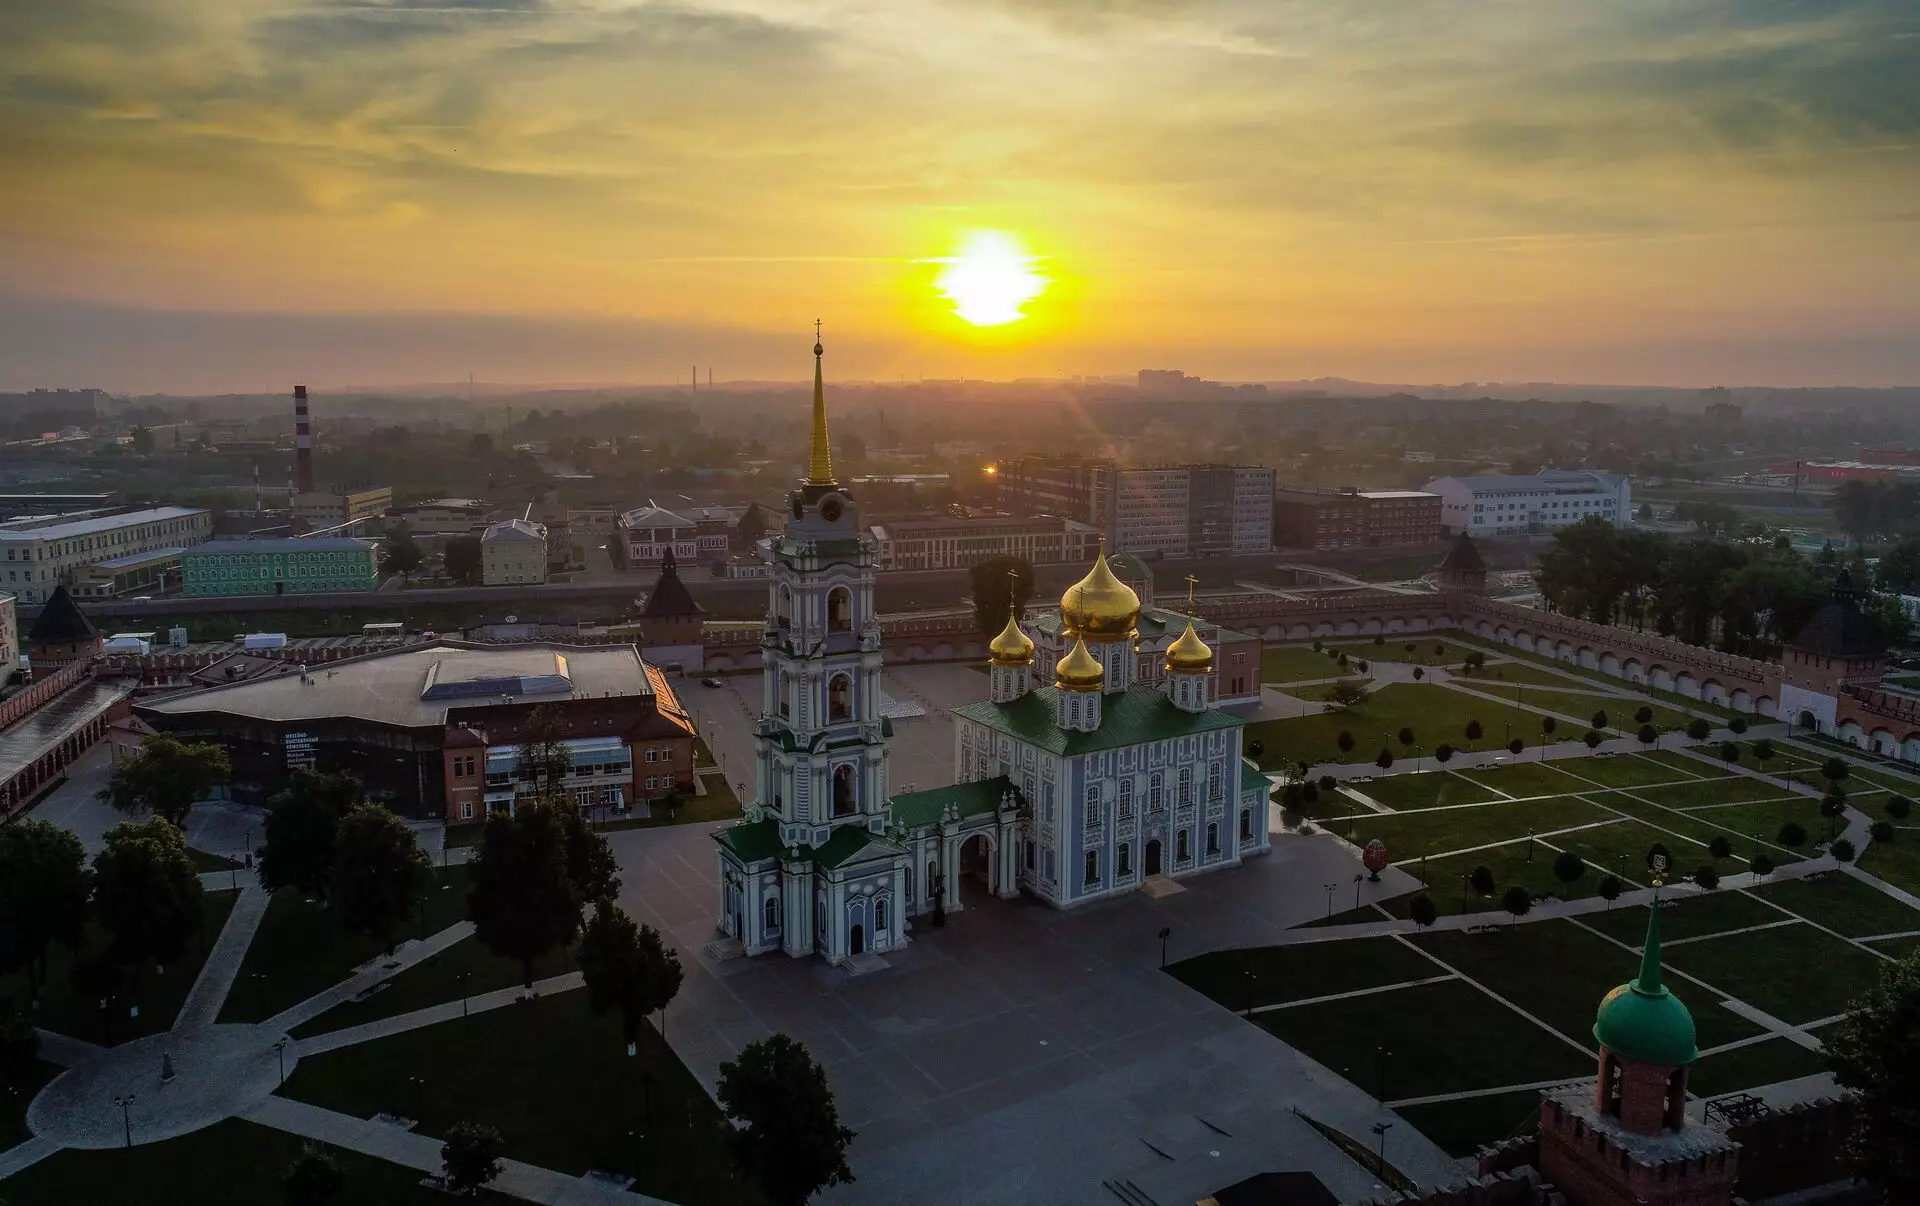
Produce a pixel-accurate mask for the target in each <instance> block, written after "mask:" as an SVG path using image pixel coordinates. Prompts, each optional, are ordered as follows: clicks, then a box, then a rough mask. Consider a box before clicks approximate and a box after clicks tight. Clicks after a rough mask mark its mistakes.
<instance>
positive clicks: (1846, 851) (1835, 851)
mask: <svg viewBox="0 0 1920 1206" xmlns="http://www.w3.org/2000/svg"><path fill="white" fill-rule="evenodd" d="M1827 852H1828V853H1829V854H1831V855H1833V857H1834V858H1836V859H1838V860H1839V861H1841V862H1843V863H1850V862H1852V861H1853V856H1854V849H1853V843H1852V842H1850V841H1848V840H1847V839H1846V838H1841V839H1840V840H1838V841H1836V842H1835V843H1834V844H1833V845H1831V846H1828V847H1827Z"/></svg>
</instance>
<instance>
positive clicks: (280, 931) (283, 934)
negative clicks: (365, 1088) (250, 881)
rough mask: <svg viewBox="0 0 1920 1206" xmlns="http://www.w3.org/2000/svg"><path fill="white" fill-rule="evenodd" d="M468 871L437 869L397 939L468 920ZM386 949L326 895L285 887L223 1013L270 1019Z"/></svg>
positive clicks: (235, 1018)
mask: <svg viewBox="0 0 1920 1206" xmlns="http://www.w3.org/2000/svg"><path fill="white" fill-rule="evenodd" d="M467 878H468V876H467V868H466V867H465V866H464V865H462V866H458V867H449V868H447V869H446V870H444V871H442V870H439V869H435V870H434V871H433V872H432V874H431V875H430V877H429V879H428V883H427V886H426V889H425V890H424V891H422V892H420V893H419V894H417V895H416V896H415V897H414V907H413V909H412V910H411V911H410V912H409V914H408V918H407V920H406V921H405V922H404V923H402V924H401V925H400V926H399V927H398V929H397V930H396V932H395V934H394V937H395V939H396V941H404V940H405V939H408V938H418V937H420V936H421V933H422V932H423V930H424V932H425V933H427V934H435V933H438V932H439V931H441V930H444V929H446V928H447V927H448V926H450V925H454V924H456V923H458V922H461V921H464V920H466V917H467ZM423 916H424V919H425V924H424V926H423V925H422V917H423ZM380 951H381V947H380V944H379V942H377V941H376V940H374V939H372V938H368V937H364V936H358V935H352V934H347V933H344V932H342V931H341V929H340V927H339V926H338V925H336V924H335V923H334V917H333V914H332V913H331V912H329V911H328V910H327V908H326V907H325V906H324V905H323V904H321V903H320V902H318V901H312V900H308V899H307V898H305V897H304V896H302V895H301V894H300V893H299V892H297V891H295V890H293V889H291V888H282V889H281V890H280V891H278V892H276V893H274V896H273V901H272V902H271V903H270V904H268V905H267V915H266V916H265V917H263V918H261V920H260V931H259V932H258V933H257V934H255V935H254V938H253V944H252V945H251V946H249V947H248V948H247V957H246V960H245V961H244V962H243V963H241V965H240V975H239V978H238V979H236V980H235V981H234V984H233V991H232V992H231V993H229V994H228V995H227V1002H226V1005H225V1006H224V1007H223V1008H222V1009H221V1010H220V1020H221V1021H223V1022H259V1021H264V1020H266V1019H267V1018H270V1017H272V1016H273V1015H274V1014H277V1013H279V1012H280V1011H281V1010H283V1009H286V1008H288V1007H290V1006H293V1005H298V1004H299V1003H300V1002H302V1001H304V1000H306V999H307V998H308V997H311V996H313V995H314V994H315V993H318V992H321V991H323V990H325V989H328V988H331V987H333V986H334V985H335V984H338V983H339V982H340V981H342V980H344V979H346V978H347V977H349V976H351V975H352V974H353V969H354V968H356V967H358V966H360V965H361V964H362V963H365V962H367V961H368V960H369V959H372V958H373V957H374V956H376V955H378V954H379V953H380Z"/></svg>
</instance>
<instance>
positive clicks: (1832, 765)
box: [1820, 758, 1848, 783]
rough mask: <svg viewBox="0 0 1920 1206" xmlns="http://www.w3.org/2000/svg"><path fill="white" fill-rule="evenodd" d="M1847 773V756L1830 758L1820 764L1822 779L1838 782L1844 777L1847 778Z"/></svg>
mask: <svg viewBox="0 0 1920 1206" xmlns="http://www.w3.org/2000/svg"><path fill="white" fill-rule="evenodd" d="M1847 774H1848V770H1847V760H1846V759H1845V758H1829V759H1827V760H1826V761H1825V762H1823V763H1821V764H1820V777H1821V778H1822V779H1827V780H1830V781H1832V782H1834V783H1838V782H1840V781H1841V780H1842V779H1845V778H1846V777H1847Z"/></svg>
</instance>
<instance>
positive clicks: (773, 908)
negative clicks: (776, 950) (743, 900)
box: [764, 896, 780, 934]
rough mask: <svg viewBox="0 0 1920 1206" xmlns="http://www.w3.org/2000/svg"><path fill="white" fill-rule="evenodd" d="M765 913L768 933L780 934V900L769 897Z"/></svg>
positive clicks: (776, 897)
mask: <svg viewBox="0 0 1920 1206" xmlns="http://www.w3.org/2000/svg"><path fill="white" fill-rule="evenodd" d="M764 913H765V917H766V927H765V928H766V932H767V933H769V934H778V933H779V932H780V898H779V897H778V896H769V897H767V902H766V905H765V907H764Z"/></svg>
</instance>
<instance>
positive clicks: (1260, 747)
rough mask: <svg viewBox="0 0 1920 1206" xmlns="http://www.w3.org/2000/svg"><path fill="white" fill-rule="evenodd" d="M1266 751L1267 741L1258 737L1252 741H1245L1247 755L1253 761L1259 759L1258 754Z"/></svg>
mask: <svg viewBox="0 0 1920 1206" xmlns="http://www.w3.org/2000/svg"><path fill="white" fill-rule="evenodd" d="M1266 752H1267V743H1266V742H1264V741H1262V740H1260V739H1259V738H1258V737H1255V738H1254V739H1253V740H1252V741H1249V742H1247V757H1249V758H1252V759H1253V760H1254V761H1256V762H1258V761H1259V760H1260V755H1262V754H1264V753H1266Z"/></svg>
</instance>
